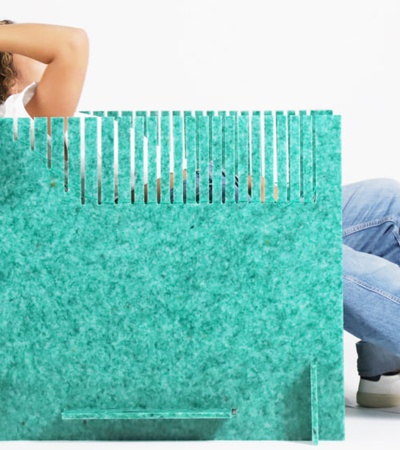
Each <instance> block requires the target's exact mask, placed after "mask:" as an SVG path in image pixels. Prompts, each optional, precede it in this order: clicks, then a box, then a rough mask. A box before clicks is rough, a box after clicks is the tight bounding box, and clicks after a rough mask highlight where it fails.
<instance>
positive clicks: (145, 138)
mask: <svg viewBox="0 0 400 450" xmlns="http://www.w3.org/2000/svg"><path fill="white" fill-rule="evenodd" d="M147 120H148V119H147V114H146V115H145V116H144V126H145V135H144V136H143V192H144V202H145V203H146V204H147V202H148V190H147V186H148V182H149V180H148V173H149V171H148V163H149V159H148V158H149V150H148V142H149V129H148V124H147Z"/></svg>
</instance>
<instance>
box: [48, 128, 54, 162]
mask: <svg viewBox="0 0 400 450" xmlns="http://www.w3.org/2000/svg"><path fill="white" fill-rule="evenodd" d="M48 127H49V131H50V135H49V136H47V167H48V168H49V169H51V147H52V144H53V137H52V136H53V133H52V129H51V119H48Z"/></svg>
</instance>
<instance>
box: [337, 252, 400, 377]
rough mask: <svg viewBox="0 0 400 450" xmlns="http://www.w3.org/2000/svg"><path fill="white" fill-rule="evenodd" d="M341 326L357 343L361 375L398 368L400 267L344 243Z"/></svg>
mask: <svg viewBox="0 0 400 450" xmlns="http://www.w3.org/2000/svg"><path fill="white" fill-rule="evenodd" d="M343 297H344V328H345V330H346V331H348V332H349V333H351V334H353V335H354V336H356V337H358V338H359V339H362V340H363V341H365V342H361V343H359V344H357V352H358V356H359V359H358V370H359V373H360V375H361V376H367V377H369V376H375V375H379V374H382V373H386V372H391V371H394V370H397V369H399V368H400V356H398V355H400V268H399V266H398V265H397V264H395V263H392V262H390V261H388V260H387V259H385V258H381V257H379V256H376V255H371V254H368V253H364V252H360V251H357V250H354V249H353V248H351V247H349V246H347V245H343Z"/></svg>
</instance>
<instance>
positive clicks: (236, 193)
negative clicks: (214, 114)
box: [234, 114, 239, 203]
mask: <svg viewBox="0 0 400 450" xmlns="http://www.w3.org/2000/svg"><path fill="white" fill-rule="evenodd" d="M234 117H235V163H234V167H235V202H236V203H238V202H239V174H238V127H239V114H235V116H234Z"/></svg>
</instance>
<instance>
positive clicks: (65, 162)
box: [64, 130, 68, 192]
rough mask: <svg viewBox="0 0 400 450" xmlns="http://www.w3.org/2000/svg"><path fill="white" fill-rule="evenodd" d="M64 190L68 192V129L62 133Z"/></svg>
mask: <svg viewBox="0 0 400 450" xmlns="http://www.w3.org/2000/svg"><path fill="white" fill-rule="evenodd" d="M64 191H65V192H68V130H67V132H65V133H64Z"/></svg>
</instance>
